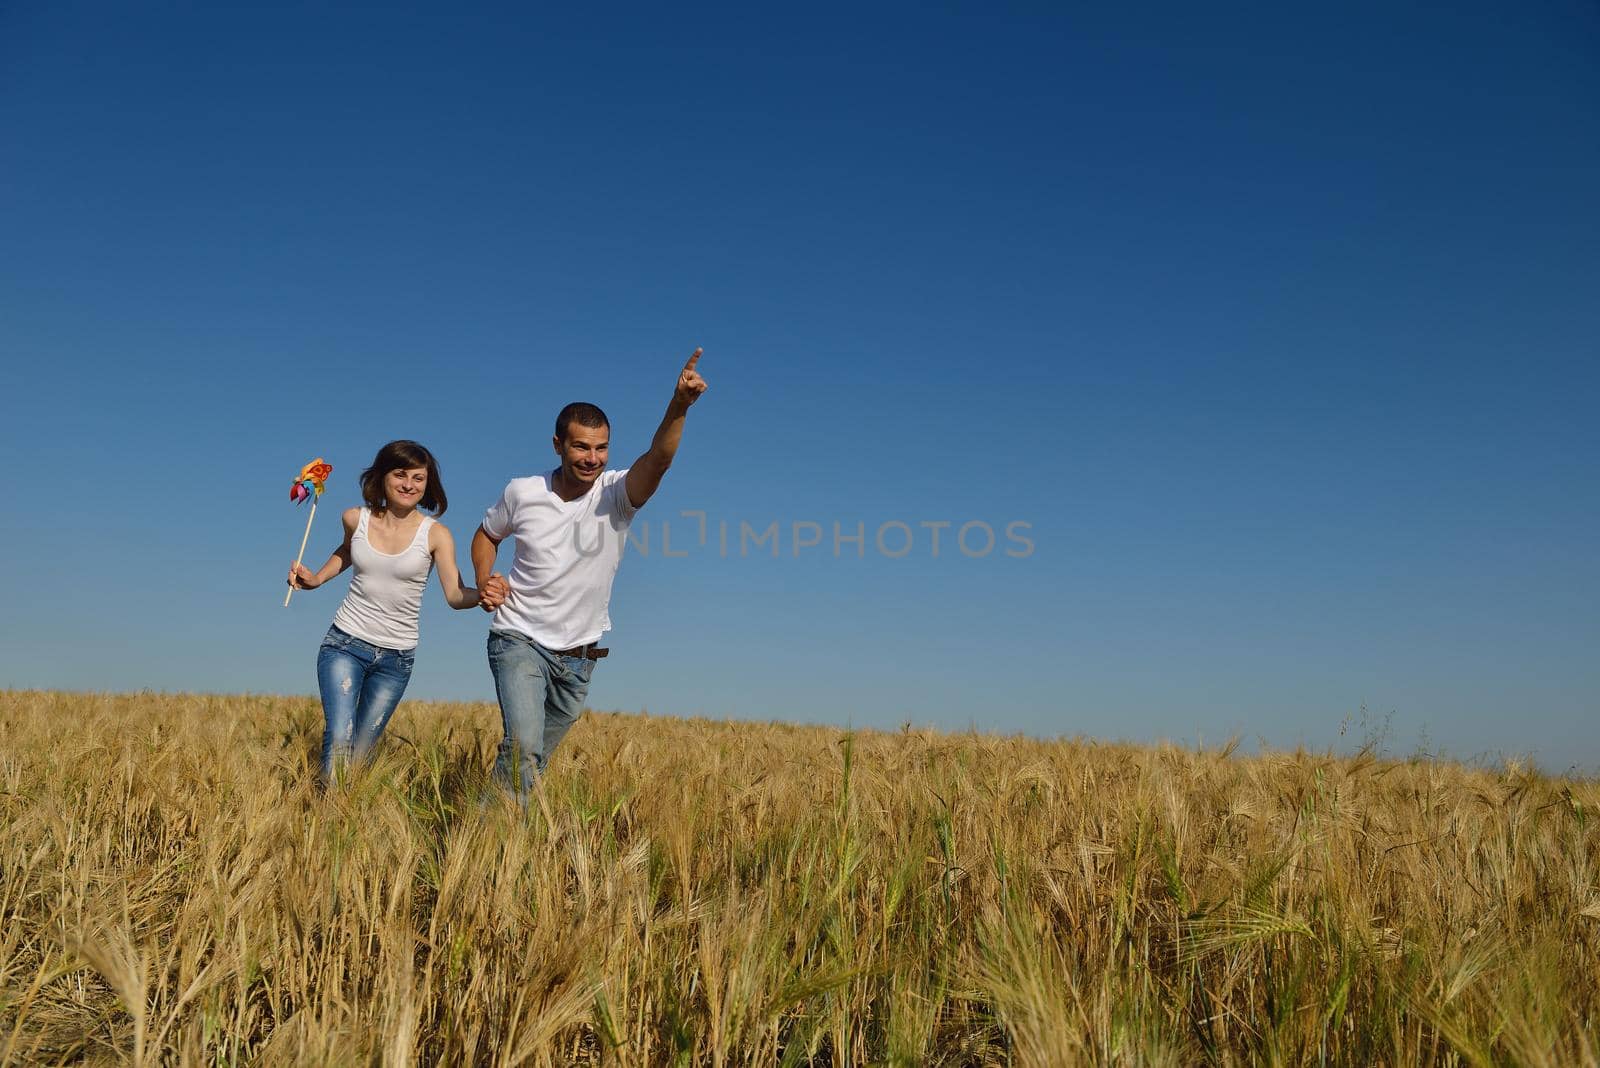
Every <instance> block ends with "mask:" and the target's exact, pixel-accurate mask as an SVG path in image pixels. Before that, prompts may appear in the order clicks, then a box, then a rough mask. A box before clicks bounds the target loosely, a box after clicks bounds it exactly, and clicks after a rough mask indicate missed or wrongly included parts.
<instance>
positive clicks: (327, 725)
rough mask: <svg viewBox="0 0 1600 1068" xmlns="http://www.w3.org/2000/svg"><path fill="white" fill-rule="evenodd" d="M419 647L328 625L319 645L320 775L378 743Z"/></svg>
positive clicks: (331, 772) (325, 775) (361, 755)
mask: <svg viewBox="0 0 1600 1068" xmlns="http://www.w3.org/2000/svg"><path fill="white" fill-rule="evenodd" d="M414 663H416V650H415V649H384V648H382V647H380V646H377V645H373V644H372V643H371V642H367V641H362V640H361V639H360V638H357V637H355V636H354V635H352V634H346V633H345V632H344V631H342V630H340V629H339V628H338V627H329V628H328V633H327V635H326V636H325V637H324V638H323V639H322V648H320V649H318V650H317V685H318V687H320V688H321V690H322V720H323V728H322V777H323V779H325V780H331V779H332V778H333V776H334V772H335V770H336V768H338V767H343V766H344V765H345V764H346V763H348V762H349V761H351V760H352V759H354V760H361V759H362V758H364V757H365V756H366V755H367V754H368V753H370V752H372V747H373V746H375V745H377V744H378V738H379V737H380V736H381V735H382V734H383V728H384V727H385V726H386V725H387V724H388V722H389V717H390V716H392V715H394V709H395V706H396V705H398V704H399V703H400V696H401V695H402V694H404V693H405V692H406V683H408V682H410V681H411V666H412V665H413V664H414Z"/></svg>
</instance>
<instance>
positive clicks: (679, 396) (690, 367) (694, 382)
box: [672, 349, 706, 408]
mask: <svg viewBox="0 0 1600 1068" xmlns="http://www.w3.org/2000/svg"><path fill="white" fill-rule="evenodd" d="M700 353H701V350H700V349H695V350H694V352H693V354H692V355H690V357H689V362H688V363H686V364H684V365H683V370H682V371H681V372H680V373H679V375H678V388H677V389H676V390H675V391H674V392H673V395H672V399H673V401H674V402H675V403H678V404H681V405H683V406H684V407H685V408H687V407H689V405H691V404H693V403H694V402H695V401H697V400H699V399H700V394H702V393H704V392H705V391H706V380H705V379H703V378H701V377H700V372H699V371H696V370H695V369H694V365H695V364H697V363H699V362H700Z"/></svg>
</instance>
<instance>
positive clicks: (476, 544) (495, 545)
mask: <svg viewBox="0 0 1600 1068" xmlns="http://www.w3.org/2000/svg"><path fill="white" fill-rule="evenodd" d="M499 551H500V543H499V542H497V541H495V540H493V539H492V538H490V537H489V535H487V534H485V533H484V532H483V528H482V527H479V528H478V532H477V533H476V534H474V535H472V573H473V574H474V575H476V576H477V577H478V585H479V586H480V587H482V586H483V584H484V583H485V582H487V581H489V576H490V575H492V574H493V573H494V558H495V556H496V555H497V554H498V553H499Z"/></svg>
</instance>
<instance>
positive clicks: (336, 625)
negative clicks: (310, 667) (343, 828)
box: [289, 441, 478, 780]
mask: <svg viewBox="0 0 1600 1068" xmlns="http://www.w3.org/2000/svg"><path fill="white" fill-rule="evenodd" d="M361 497H362V499H363V500H365V501H366V502H367V503H366V507H364V508H351V509H348V510H347V511H346V512H345V513H344V542H343V544H341V545H340V546H339V548H338V549H336V550H334V553H333V555H332V556H330V557H328V562H327V563H325V564H323V565H322V567H321V568H320V569H319V570H317V571H315V572H313V571H312V570H311V569H310V568H308V567H305V566H304V565H301V564H296V565H294V566H292V567H290V569H289V585H290V586H292V587H294V588H295V589H297V590H314V589H316V588H317V587H318V586H321V585H323V584H324V583H326V582H327V581H328V580H329V579H331V578H333V577H334V576H336V575H338V574H339V573H340V572H341V571H343V570H344V569H345V568H347V567H350V566H352V565H354V567H355V575H354V576H353V577H352V578H351V579H350V591H349V592H348V593H346V594H345V598H344V603H343V604H341V605H340V606H339V610H338V611H337V612H335V613H334V615H333V625H332V626H331V627H329V628H328V633H327V636H326V637H324V638H323V639H322V648H321V649H320V650H319V651H318V653H317V683H318V685H319V686H320V688H321V690H322V716H323V721H324V728H323V732H322V776H323V778H324V779H325V780H331V779H332V778H333V775H334V772H335V765H336V764H338V765H341V766H342V765H343V764H344V763H345V762H346V761H347V760H349V759H350V758H352V757H353V758H355V759H357V760H359V759H361V758H363V757H365V756H366V755H367V754H368V753H370V752H371V751H372V747H373V746H374V745H376V744H377V741H378V737H379V736H380V735H381V734H382V733H383V728H384V726H385V725H386V724H387V723H388V722H389V717H390V716H391V715H393V714H394V709H395V706H396V705H398V704H399V703H400V695H401V694H403V693H405V691H406V683H407V682H409V681H410V680H411V665H412V663H413V662H414V660H415V654H416V646H417V615H418V612H419V611H420V609H421V607H422V591H423V589H424V588H425V587H426V586H427V584H428V572H429V571H430V570H433V569H434V567H436V566H437V568H438V571H439V587H440V589H442V590H443V591H444V599H445V600H446V601H447V602H448V603H449V605H450V607H451V608H471V607H473V606H474V605H476V604H477V603H478V591H477V590H475V589H473V588H472V587H470V586H463V585H461V572H460V571H459V570H458V569H457V568H456V545H455V540H454V539H453V538H451V537H450V531H449V530H447V529H445V526H444V524H443V523H439V522H437V521H436V520H435V519H434V518H433V517H430V516H426V515H423V514H422V509H426V510H428V511H430V512H432V513H433V515H434V516H441V515H444V510H445V507H446V499H445V494H444V484H443V483H442V482H441V481H440V480H439V465H438V463H437V462H436V461H435V460H434V458H433V454H432V453H430V452H429V451H428V450H427V449H425V448H423V447H422V446H421V445H418V444H417V443H416V442H414V441H391V442H389V444H387V445H385V446H384V447H383V448H381V449H379V450H378V455H377V457H376V458H374V459H373V461H372V466H371V467H369V468H367V469H366V470H365V471H363V472H361Z"/></svg>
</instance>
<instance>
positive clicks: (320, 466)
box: [283, 456, 333, 608]
mask: <svg viewBox="0 0 1600 1068" xmlns="http://www.w3.org/2000/svg"><path fill="white" fill-rule="evenodd" d="M331 474H333V465H332V464H330V463H325V462H324V461H323V459H322V457H320V456H319V457H317V458H316V459H315V460H312V461H311V462H310V463H308V464H306V465H305V466H304V467H302V468H301V469H300V477H299V478H297V479H295V480H294V485H292V486H290V487H289V499H290V500H291V501H293V502H294V503H295V504H299V503H300V502H301V501H303V500H305V499H307V498H310V500H311V512H310V514H309V515H307V516H306V532H305V533H304V534H303V535H301V537H300V552H299V554H298V555H296V556H295V558H294V566H295V567H297V568H298V567H299V566H300V560H301V558H302V557H304V556H305V554H306V541H307V540H309V539H310V537H311V521H312V520H313V519H315V518H317V498H319V497H321V496H322V491H323V489H324V488H326V485H327V481H328V476H329V475H331ZM293 596H294V587H293V586H290V587H289V592H288V593H286V594H284V595H283V607H285V608H288V607H289V598H291V597H293Z"/></svg>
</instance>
